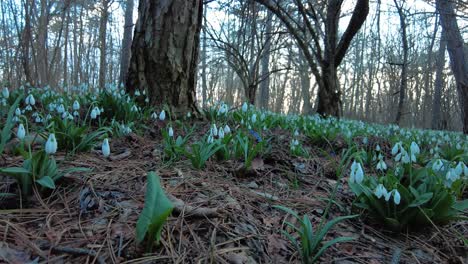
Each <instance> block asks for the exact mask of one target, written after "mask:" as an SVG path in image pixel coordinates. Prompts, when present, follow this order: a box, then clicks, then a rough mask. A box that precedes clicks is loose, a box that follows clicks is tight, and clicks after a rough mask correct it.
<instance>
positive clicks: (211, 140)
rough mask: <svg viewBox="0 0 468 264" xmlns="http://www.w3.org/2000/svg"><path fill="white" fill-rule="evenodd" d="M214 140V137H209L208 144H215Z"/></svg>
mask: <svg viewBox="0 0 468 264" xmlns="http://www.w3.org/2000/svg"><path fill="white" fill-rule="evenodd" d="M213 140H214V139H213V136H212V135H209V136H208V139H207V142H208V144H211V143H213Z"/></svg>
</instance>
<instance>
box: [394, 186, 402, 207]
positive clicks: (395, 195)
mask: <svg viewBox="0 0 468 264" xmlns="http://www.w3.org/2000/svg"><path fill="white" fill-rule="evenodd" d="M400 201H401V196H400V193H399V192H398V190H397V189H394V190H393V202H394V203H395V204H396V205H398V204H400Z"/></svg>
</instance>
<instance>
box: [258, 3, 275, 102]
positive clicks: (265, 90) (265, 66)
mask: <svg viewBox="0 0 468 264" xmlns="http://www.w3.org/2000/svg"><path fill="white" fill-rule="evenodd" d="M266 12H267V18H266V19H267V21H266V29H265V30H266V33H265V34H266V38H267V39H266V42H265V50H264V51H263V56H262V61H261V64H262V73H261V77H263V78H265V80H264V81H263V82H261V83H260V107H261V108H262V109H265V110H268V102H269V97H270V76H269V66H270V53H271V34H272V30H273V29H272V27H273V13H271V12H270V11H268V10H267V11H266Z"/></svg>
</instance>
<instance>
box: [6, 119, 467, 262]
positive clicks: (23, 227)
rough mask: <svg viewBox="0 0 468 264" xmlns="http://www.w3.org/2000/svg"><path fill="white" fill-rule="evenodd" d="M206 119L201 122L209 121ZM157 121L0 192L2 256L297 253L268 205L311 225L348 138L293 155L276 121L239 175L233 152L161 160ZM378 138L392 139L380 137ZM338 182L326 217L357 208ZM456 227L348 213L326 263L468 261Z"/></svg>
mask: <svg viewBox="0 0 468 264" xmlns="http://www.w3.org/2000/svg"><path fill="white" fill-rule="evenodd" d="M199 127H200V125H199ZM201 127H202V128H201V129H200V131H206V130H207V128H209V124H202V126H201ZM156 129H157V128H155V129H154V131H152V130H151V129H150V130H148V131H147V132H146V135H145V136H143V137H140V136H137V135H135V134H131V135H129V136H127V137H125V138H120V139H114V140H113V142H112V143H111V149H112V150H113V153H117V154H116V155H111V157H110V158H108V159H105V158H103V157H102V155H100V153H98V152H91V153H85V154H77V155H75V156H74V157H73V158H65V153H61V154H60V153H59V154H58V155H56V158H57V160H62V165H65V166H70V167H72V166H79V167H87V168H91V169H92V172H90V173H86V174H82V173H80V174H71V175H66V177H64V178H63V179H62V180H60V182H59V183H58V187H57V188H56V189H55V190H54V191H53V192H50V193H42V194H41V195H39V194H38V193H37V192H36V195H34V197H33V198H31V199H29V201H20V200H8V199H6V198H4V199H2V200H1V201H0V206H1V208H2V210H0V234H2V235H1V241H0V258H3V259H9V260H10V263H44V262H46V263H236V264H237V263H239V264H240V263H300V255H299V254H298V251H297V250H296V249H295V248H294V247H293V246H292V244H291V243H290V241H288V240H287V239H286V238H285V237H284V236H283V235H282V234H281V232H280V230H282V229H285V228H286V227H285V225H284V223H283V222H284V220H285V217H287V216H286V214H285V213H284V212H282V211H280V210H277V209H275V208H273V207H272V206H273V205H283V206H286V207H289V208H291V209H293V210H295V211H297V212H299V213H300V214H301V215H302V214H308V215H309V217H310V219H311V221H312V223H313V225H314V226H316V225H317V224H318V223H319V221H320V219H321V217H322V215H323V214H324V210H325V208H326V206H327V204H328V198H329V197H330V194H331V193H332V191H333V189H334V187H335V186H336V184H337V182H336V181H337V176H336V174H337V172H336V168H337V167H338V164H339V163H340V158H341V157H340V156H339V154H335V153H340V150H341V149H343V148H344V147H345V145H344V144H345V143H344V141H340V140H339V139H338V140H334V141H333V142H330V143H329V144H327V145H325V146H315V145H311V144H310V143H308V140H307V138H305V137H304V138H303V139H302V140H303V142H304V146H305V147H306V148H307V149H308V151H309V153H311V157H310V158H294V157H291V156H290V154H289V138H288V137H287V136H286V134H287V133H290V132H287V131H281V130H274V131H272V132H270V133H272V134H273V135H274V137H273V138H274V141H272V143H271V144H272V145H271V147H272V151H271V153H269V154H268V155H267V156H264V157H262V159H256V160H255V162H254V165H253V168H254V171H252V172H251V173H248V174H239V173H238V169H237V168H238V167H239V165H240V162H237V161H232V160H230V161H224V162H218V161H216V160H211V161H209V162H208V163H207V166H206V168H204V169H202V170H194V169H192V166H191V164H190V161H187V160H182V161H179V162H176V163H172V164H165V163H164V162H163V161H162V159H161V153H162V148H163V146H162V143H161V142H162V140H161V136H160V133H158V132H156ZM200 133H201V132H200ZM195 138H196V137H195ZM374 140H379V144H380V146H382V147H385V148H390V146H389V145H388V144H385V140H383V139H374ZM330 157H331V158H330ZM20 164H21V159H20V158H19V157H18V158H15V157H12V156H11V155H8V154H4V155H3V156H1V157H0V167H10V166H19V165H20ZM151 170H154V171H156V172H157V173H158V175H159V176H160V178H161V184H162V186H163V188H164V190H165V192H166V193H167V194H168V195H169V196H170V197H171V199H172V200H173V201H174V200H175V201H177V205H176V210H175V212H174V213H173V214H172V215H171V216H170V217H169V220H168V222H167V223H166V225H165V226H164V229H163V232H162V241H161V244H160V245H159V247H157V248H155V249H154V252H153V253H152V254H145V251H144V248H142V247H140V246H137V244H136V242H135V226H136V221H137V219H138V216H139V214H140V213H141V210H142V208H143V206H144V200H145V188H146V186H145V184H146V175H147V172H148V171H151ZM0 180H1V184H2V186H3V187H2V188H3V189H5V188H8V189H9V190H10V192H11V190H12V189H15V188H16V184H15V183H14V181H12V180H10V179H7V178H3V179H0ZM341 181H342V183H343V184H341V185H339V186H340V188H339V189H338V192H337V196H336V198H335V200H336V204H334V205H333V206H332V207H331V210H330V212H329V217H328V218H329V219H332V218H334V217H337V216H342V215H346V214H348V213H349V212H350V211H351V205H352V201H353V199H354V198H353V195H352V193H351V192H350V190H349V189H348V185H347V184H344V183H345V182H346V181H347V177H345V178H344V179H341ZM2 191H3V190H2ZM18 208H20V209H18ZM287 220H288V221H292V222H293V219H291V218H289V217H288V219H287ZM456 234H462V235H464V236H465V237H468V222H466V221H464V222H463V221H462V222H455V223H452V224H451V225H447V226H439V227H432V228H427V229H424V230H420V231H416V232H411V233H399V234H396V233H392V232H390V231H385V229H383V227H380V226H376V225H373V224H371V223H369V222H366V220H365V219H363V218H360V219H352V220H348V221H345V222H341V223H340V224H338V225H336V226H335V227H334V228H333V229H332V230H331V231H330V232H329V233H328V235H327V237H326V240H330V239H333V238H335V237H339V236H354V237H356V239H355V240H354V241H352V242H349V243H339V244H336V245H335V246H333V247H331V248H329V249H328V250H327V251H326V252H325V254H324V255H323V256H322V258H321V259H320V262H321V263H339V264H349V263H468V250H467V248H466V247H464V244H463V241H461V239H460V238H459V236H457V235H456Z"/></svg>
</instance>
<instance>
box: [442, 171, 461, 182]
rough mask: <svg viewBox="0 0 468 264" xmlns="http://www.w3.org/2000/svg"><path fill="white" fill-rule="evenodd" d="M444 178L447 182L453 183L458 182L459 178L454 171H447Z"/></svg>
mask: <svg viewBox="0 0 468 264" xmlns="http://www.w3.org/2000/svg"><path fill="white" fill-rule="evenodd" d="M445 178H446V179H447V181H450V182H454V181H456V180H458V179H459V178H460V177H459V175H457V172H456V171H455V169H449V170H448V171H447V174H446V175H445Z"/></svg>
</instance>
